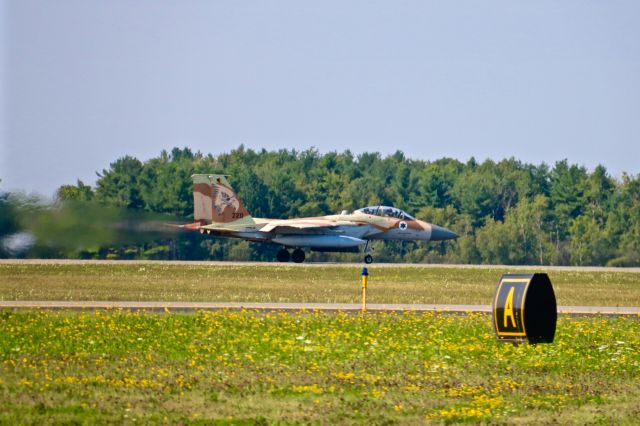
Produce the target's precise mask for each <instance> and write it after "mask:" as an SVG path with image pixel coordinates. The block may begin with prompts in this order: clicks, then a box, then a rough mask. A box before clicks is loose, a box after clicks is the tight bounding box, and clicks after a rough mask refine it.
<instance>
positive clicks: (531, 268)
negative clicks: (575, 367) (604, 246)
mask: <svg viewBox="0 0 640 426" xmlns="http://www.w3.org/2000/svg"><path fill="white" fill-rule="evenodd" d="M148 264H152V265H153V264H157V265H167V266H171V265H183V266H184V265H186V266H218V267H220V266H229V267H237V266H258V267H273V268H277V267H280V268H281V267H287V268H326V267H344V268H349V267H350V268H361V267H362V266H363V265H364V264H362V263H341V262H318V263H314V262H305V263H293V262H287V263H280V262H235V261H204V260H81V259H0V266H1V265H148ZM364 266H366V267H368V268H427V269H429V268H435V269H438V268H444V269H491V270H493V269H495V270H500V271H504V270H507V271H513V272H517V271H534V272H549V271H571V272H628V273H635V274H640V268H618V267H609V266H548V265H467V264H441V263H375V262H374V263H372V264H369V265H364Z"/></svg>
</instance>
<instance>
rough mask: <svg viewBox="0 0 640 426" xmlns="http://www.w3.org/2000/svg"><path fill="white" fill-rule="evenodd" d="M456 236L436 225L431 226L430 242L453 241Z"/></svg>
mask: <svg viewBox="0 0 640 426" xmlns="http://www.w3.org/2000/svg"><path fill="white" fill-rule="evenodd" d="M456 238H458V234H456V233H455V232H453V231H449V230H448V229H447V228H443V227H442V226H438V225H431V241H444V240H454V239H456Z"/></svg>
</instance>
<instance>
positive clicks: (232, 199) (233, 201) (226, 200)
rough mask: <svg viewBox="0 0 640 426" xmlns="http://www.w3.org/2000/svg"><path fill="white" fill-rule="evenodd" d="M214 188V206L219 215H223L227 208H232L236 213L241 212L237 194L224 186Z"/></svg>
mask: <svg viewBox="0 0 640 426" xmlns="http://www.w3.org/2000/svg"><path fill="white" fill-rule="evenodd" d="M213 188H214V191H215V198H214V201H213V205H214V207H215V208H216V211H217V212H218V214H219V215H221V214H222V212H223V211H224V209H226V208H227V207H232V208H233V211H234V213H236V212H237V211H238V210H240V201H238V198H237V197H236V194H235V193H233V192H232V191H231V190H230V189H228V188H225V187H224V186H222V185H214V186H213Z"/></svg>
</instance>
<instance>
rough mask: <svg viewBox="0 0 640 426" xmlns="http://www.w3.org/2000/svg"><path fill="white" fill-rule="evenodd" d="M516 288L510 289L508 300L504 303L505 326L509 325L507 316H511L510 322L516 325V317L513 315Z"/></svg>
mask: <svg viewBox="0 0 640 426" xmlns="http://www.w3.org/2000/svg"><path fill="white" fill-rule="evenodd" d="M515 289H516V288H515V287H511V290H509V294H508V295H507V300H506V301H505V303H504V327H505V328H506V327H507V318H510V320H511V321H510V322H511V323H512V324H513V327H515V326H516V317H515V316H513V292H514V290H515Z"/></svg>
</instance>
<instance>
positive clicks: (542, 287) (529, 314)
mask: <svg viewBox="0 0 640 426" xmlns="http://www.w3.org/2000/svg"><path fill="white" fill-rule="evenodd" d="M557 316H558V313H557V306H556V297H555V294H554V292H553V287H552V286H551V280H549V277H548V276H547V274H540V273H538V274H504V275H502V277H500V281H499V282H498V286H497V287H496V292H495V295H494V299H493V328H494V330H495V332H496V335H497V337H498V340H500V341H508V342H525V341H528V342H529V343H551V342H553V338H554V335H555V330H556V321H557Z"/></svg>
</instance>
